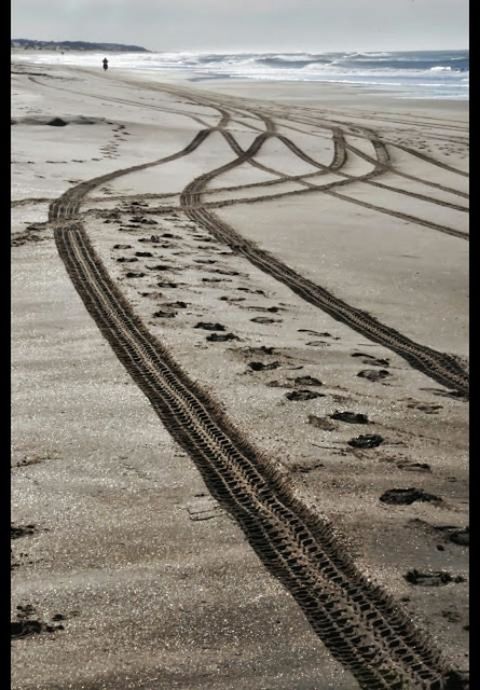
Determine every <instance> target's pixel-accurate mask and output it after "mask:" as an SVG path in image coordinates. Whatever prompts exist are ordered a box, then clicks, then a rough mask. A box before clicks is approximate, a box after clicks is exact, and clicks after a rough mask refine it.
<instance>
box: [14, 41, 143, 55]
mask: <svg viewBox="0 0 480 690" xmlns="http://www.w3.org/2000/svg"><path fill="white" fill-rule="evenodd" d="M11 47H12V48H24V49H33V50H58V51H62V50H63V51H65V50H85V51H88V50H101V51H103V52H111V53H113V52H115V53H150V52H151V51H150V50H147V49H146V48H142V46H130V45H125V44H123V43H89V42H88V41H34V40H33V39H30V38H14V39H12V41H11Z"/></svg>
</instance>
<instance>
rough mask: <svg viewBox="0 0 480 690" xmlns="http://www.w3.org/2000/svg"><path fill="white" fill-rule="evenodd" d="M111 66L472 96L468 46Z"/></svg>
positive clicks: (63, 58) (89, 58)
mask: <svg viewBox="0 0 480 690" xmlns="http://www.w3.org/2000/svg"><path fill="white" fill-rule="evenodd" d="M103 57H104V55H103V54H101V55H100V54H99V53H65V54H63V55H62V54H61V53H53V54H52V53H50V54H48V55H47V54H46V53H45V54H42V53H41V52H31V53H28V54H22V53H18V54H16V58H20V59H25V60H28V61H31V62H35V63H42V62H44V63H45V62H55V63H57V64H70V65H71V64H77V65H84V66H92V65H93V66H98V65H100V63H101V59H102V58H103ZM107 57H108V58H109V61H110V65H111V67H117V68H120V69H131V70H135V71H148V72H151V71H155V70H157V71H159V72H175V71H177V72H178V73H182V78H185V77H187V78H188V79H190V80H192V81H198V80H206V79H242V80H255V81H259V80H268V81H303V82H305V81H308V82H330V83H340V84H356V85H359V86H360V85H363V86H369V87H373V88H375V89H381V90H387V91H389V92H391V93H392V95H394V96H396V97H399V98H434V99H437V98H441V99H443V98H450V99H452V98H453V99H468V97H469V52H468V50H431V51H426V50H424V51H409V52H393V51H392V52H349V53H342V52H336V53H206V52H202V53H201V52H178V53H115V54H110V55H107Z"/></svg>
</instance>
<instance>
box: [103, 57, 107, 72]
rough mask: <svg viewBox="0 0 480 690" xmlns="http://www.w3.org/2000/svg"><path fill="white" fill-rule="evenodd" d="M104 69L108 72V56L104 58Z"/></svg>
mask: <svg viewBox="0 0 480 690" xmlns="http://www.w3.org/2000/svg"><path fill="white" fill-rule="evenodd" d="M103 69H104V70H105V72H106V71H107V69H108V60H107V58H103Z"/></svg>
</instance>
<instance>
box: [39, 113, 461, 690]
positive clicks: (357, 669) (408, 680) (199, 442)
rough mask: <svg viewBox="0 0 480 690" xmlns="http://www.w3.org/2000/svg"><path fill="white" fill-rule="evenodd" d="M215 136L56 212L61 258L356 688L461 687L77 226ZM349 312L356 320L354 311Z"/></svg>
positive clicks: (246, 155)
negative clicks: (100, 203)
mask: <svg viewBox="0 0 480 690" xmlns="http://www.w3.org/2000/svg"><path fill="white" fill-rule="evenodd" d="M265 124H266V125H267V128H269V131H267V132H265V133H262V134H260V135H259V136H258V137H256V139H255V140H254V142H253V143H252V144H251V146H250V147H249V148H248V149H247V150H246V151H240V152H239V154H238V156H237V158H236V159H235V160H234V161H232V162H231V163H228V164H226V165H225V166H222V167H221V168H218V169H217V170H215V171H212V172H210V173H206V174H204V175H202V176H200V178H197V179H196V180H194V181H193V182H192V183H191V184H190V185H188V191H184V192H183V193H182V196H184V197H188V196H189V195H190V196H192V197H193V200H194V202H195V206H196V204H197V202H198V203H201V199H200V196H201V194H202V188H203V186H204V185H205V184H206V183H207V182H208V181H209V180H210V179H213V177H215V176H217V175H218V174H221V171H226V170H230V169H232V168H234V167H235V166H236V165H240V164H241V163H242V162H246V161H248V160H250V158H252V157H253V156H254V155H255V154H256V153H257V152H258V151H259V150H260V148H261V146H262V145H263V143H264V142H265V141H266V139H267V138H268V137H269V136H271V135H272V132H273V131H274V128H270V125H269V121H268V119H267V120H265ZM211 131H213V128H212V129H205V130H202V131H200V132H199V133H198V134H197V135H196V136H195V137H194V139H193V140H192V141H191V142H190V143H189V144H188V145H187V146H186V147H185V148H184V149H182V151H180V152H178V153H176V154H172V155H170V156H167V157H165V158H162V159H159V160H157V161H154V162H150V163H145V164H140V165H137V166H132V167H130V168H124V169H122V170H117V171H113V172H112V173H110V174H107V175H102V176H100V177H97V178H94V179H93V180H90V181H88V182H83V183H80V184H79V185H76V186H75V187H73V188H71V189H70V190H68V191H67V192H66V193H65V194H63V195H62V196H61V197H60V198H59V199H58V200H56V201H55V202H53V203H52V204H51V206H50V211H49V218H50V220H51V221H52V223H53V224H54V236H55V241H56V244H57V248H58V251H59V254H60V257H61V258H62V260H63V262H64V264H65V267H66V269H67V271H68V273H69V275H70V277H71V279H72V282H73V284H74V286H75V288H76V289H77V291H78V293H79V295H80V297H81V298H82V300H83V302H84V304H85V306H86V308H87V310H88V311H89V313H90V314H91V316H92V317H93V318H94V320H95V321H96V323H97V325H98V326H99V328H100V330H101V332H102V333H103V335H104V337H105V338H106V339H107V341H108V342H109V343H110V345H111V347H112V349H113V350H114V352H115V353H116V354H117V356H118V358H119V359H120V361H121V362H122V364H123V365H124V366H125V368H126V370H127V371H128V372H129V373H130V375H131V376H132V378H133V379H134V380H135V382H136V383H137V384H138V385H139V387H140V388H141V390H142V391H143V392H144V393H145V395H146V396H147V397H148V399H149V400H150V403H151V404H152V406H153V408H154V409H155V411H156V413H157V414H158V416H159V417H160V419H161V420H162V421H163V423H164V424H165V426H166V428H167V429H168V431H169V432H170V433H171V435H172V436H173V437H174V438H175V439H176V440H177V442H178V443H179V444H180V445H181V446H182V447H183V448H184V449H185V450H186V451H187V452H188V454H189V455H190V457H191V458H192V460H193V461H194V462H195V464H196V466H197V467H198V469H199V471H200V473H201V474H202V476H203V478H204V481H205V483H206V485H207V487H208V488H209V490H210V492H211V493H212V495H213V496H214V497H215V498H216V499H217V500H218V501H219V502H220V503H221V504H222V506H223V507H224V508H225V509H226V510H227V511H228V512H229V513H230V514H231V515H232V517H233V518H234V519H235V520H236V522H237V523H238V525H239V526H240V528H241V529H242V530H243V532H244V534H245V535H246V538H247V540H248V541H249V543H250V545H251V546H252V548H253V549H254V550H255V552H256V553H257V555H258V556H259V558H260V559H261V560H262V562H263V563H264V565H265V567H266V568H267V569H268V570H269V572H270V573H271V574H272V575H273V576H274V577H276V578H277V579H278V580H279V581H280V582H281V583H282V584H283V586H284V587H285V588H286V590H287V591H288V592H289V593H290V594H291V595H292V596H293V597H294V599H295V600H296V602H297V603H298V605H299V607H300V608H301V610H302V611H303V613H304V615H305V616H306V618H307V620H308V622H309V623H310V625H311V627H312V629H313V631H314V632H315V633H316V634H317V635H318V637H319V638H320V639H321V640H322V641H323V643H324V644H325V645H326V646H327V647H328V649H329V650H330V651H331V653H332V655H333V656H334V657H335V658H337V659H338V660H339V661H340V663H342V664H343V665H344V666H345V668H347V669H349V670H350V671H351V673H352V674H353V675H354V677H355V678H356V679H357V681H358V683H359V685H360V687H361V688H364V689H365V690H389V689H393V690H403V689H405V688H407V687H408V688H412V689H416V688H418V689H419V690H420V689H421V690H449V689H451V688H454V687H460V681H459V680H458V674H457V673H456V671H455V670H454V669H451V668H449V666H448V665H447V664H446V663H445V661H444V660H443V659H442V655H441V654H440V652H439V651H438V650H437V649H435V647H434V645H433V644H432V642H431V641H430V640H429V639H428V638H427V637H426V636H425V634H424V633H422V632H421V631H419V629H418V628H416V627H415V626H414V625H413V624H412V622H411V620H410V618H409V616H408V615H407V614H405V613H404V612H403V611H402V609H400V608H399V607H398V606H397V605H396V604H395V602H394V601H393V600H392V599H391V598H390V597H389V596H387V595H386V594H385V593H384V592H383V590H381V589H380V588H379V587H377V586H375V585H373V584H372V583H371V581H370V580H368V579H367V578H366V577H365V576H364V575H363V574H362V573H361V572H360V571H358V569H357V568H356V566H355V564H354V562H353V560H352V559H351V558H350V556H349V555H348V553H347V551H346V549H345V547H344V546H343V544H342V540H341V539H340V538H339V537H338V536H337V535H336V534H335V532H334V530H333V528H332V525H331V523H330V522H329V521H328V520H327V519H326V518H323V517H321V516H319V515H318V514H317V513H315V512H313V511H312V510H311V509H310V508H309V507H308V506H306V505H305V504H304V503H302V502H301V501H300V500H299V498H298V496H297V495H296V493H295V491H294V490H293V488H292V487H291V485H290V484H289V481H288V479H287V478H286V476H285V474H284V473H283V472H282V471H281V469H280V468H279V466H278V464H277V463H276V462H274V461H273V460H272V459H269V458H266V457H264V456H263V455H262V454H260V453H259V452H258V451H256V449H255V448H254V447H252V446H251V445H250V444H249V443H248V442H247V440H246V439H245V438H243V437H242V436H241V435H240V434H239V432H238V431H237V430H236V429H235V428H234V427H233V425H232V424H231V423H230V422H229V421H228V420H227V418H226V417H225V416H224V415H223V414H222V413H221V412H220V411H219V409H218V406H217V405H216V404H215V402H214V401H213V400H212V399H211V398H210V397H209V396H207V394H206V393H205V392H204V391H202V390H201V389H200V387H198V386H197V385H196V384H194V383H193V382H192V381H191V380H190V379H189V377H188V376H187V375H186V374H185V373H184V372H183V371H182V370H181V369H180V368H179V366H178V365H177V364H176V362H175V361H174V360H173V358H172V357H171V355H170V354H169V353H168V351H167V350H166V349H165V348H164V347H163V345H162V344H161V343H160V342H159V341H158V340H156V339H155V338H154V337H153V336H152V335H151V334H150V333H149V331H148V330H147V329H146V328H145V326H144V325H143V323H142V322H141V320H140V319H139V318H138V317H137V316H136V315H135V314H134V312H133V311H132V310H131V308H130V307H129V305H128V303H127V301H126V300H125V298H124V297H123V295H122V294H121V292H120V291H119V290H118V288H117V287H116V286H115V285H114V283H113V281H112V280H111V278H110V276H109V275H108V272H107V271H106V269H105V267H104V266H103V264H102V262H101V261H100V259H99V257H98V256H97V255H96V253H95V251H94V249H93V247H92V245H91V243H90V242H89V240H88V237H87V235H86V232H85V229H84V228H83V226H82V224H81V223H80V222H79V220H78V219H77V217H78V213H79V208H80V203H81V201H82V200H83V198H84V197H85V195H86V194H87V193H88V192H90V191H91V190H93V189H94V188H95V187H96V186H98V185H100V184H102V183H105V182H108V181H109V180H112V179H114V178H116V177H118V176H120V175H124V174H128V173H130V172H135V171H137V170H142V169H146V168H148V167H152V166H154V165H159V164H161V163H167V162H169V161H172V160H175V159H177V158H179V157H181V156H184V155H188V153H191V152H192V151H194V150H195V149H196V148H197V147H198V146H199V145H200V144H201V143H202V142H203V141H204V140H205V139H206V138H207V137H208V136H209V134H210V133H211ZM196 197H198V199H197V198H196ZM189 211H190V212H192V213H193V212H194V211H195V213H198V214H199V215H200V216H201V217H202V218H203V220H204V222H203V224H204V223H205V216H204V215H203V214H206V220H207V221H208V222H209V223H212V222H213V221H212V215H213V214H208V212H206V211H205V209H202V208H195V209H194V211H193V210H189ZM187 215H188V212H187ZM213 220H215V217H213ZM214 230H215V231H216V232H217V233H220V234H222V233H226V235H225V238H226V239H228V240H229V241H230V242H233V244H234V246H235V248H236V249H237V250H239V251H240V250H242V252H243V253H245V255H248V251H252V250H255V248H254V247H253V246H249V243H248V242H246V240H244V239H243V238H241V237H240V236H239V235H237V234H236V233H235V232H234V231H233V230H232V229H231V228H229V227H228V226H226V225H225V224H222V223H217V224H216V227H215V228H214ZM224 241H225V240H224ZM237 243H238V245H237ZM243 250H245V251H243ZM256 259H257V260H258V261H260V260H266V261H267V264H268V262H269V261H270V265H269V267H268V268H269V271H270V273H271V274H272V275H274V274H275V270H276V268H277V265H278V266H279V267H280V269H281V270H284V269H285V268H286V269H287V273H289V276H290V278H291V276H292V275H295V274H294V272H292V271H291V269H288V268H287V267H284V266H283V265H282V264H281V262H276V260H275V259H273V257H269V255H268V254H267V253H265V252H260V253H259V254H258V256H257V257H256ZM272 261H273V264H272ZM275 262H276V263H275ZM267 272H268V271H267ZM290 278H289V279H290ZM298 279H299V280H300V287H301V288H302V289H304V290H307V289H310V287H309V281H306V280H305V279H302V277H301V276H298ZM302 281H303V283H302ZM287 284H288V283H287ZM312 285H313V284H312ZM313 287H314V288H315V290H317V291H318V290H320V291H322V289H321V288H319V287H318V286H313ZM323 292H324V293H325V291H323ZM305 294H307V293H305ZM325 294H327V295H328V293H325ZM337 302H338V300H337ZM337 307H338V304H337ZM347 311H350V312H352V311H353V312H354V311H356V310H352V308H350V307H348V305H347ZM359 313H360V314H361V315H363V312H359ZM393 333H395V332H393ZM436 354H438V353H436Z"/></svg>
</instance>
